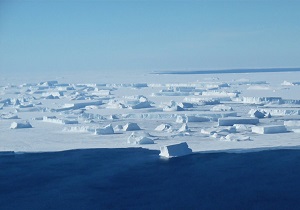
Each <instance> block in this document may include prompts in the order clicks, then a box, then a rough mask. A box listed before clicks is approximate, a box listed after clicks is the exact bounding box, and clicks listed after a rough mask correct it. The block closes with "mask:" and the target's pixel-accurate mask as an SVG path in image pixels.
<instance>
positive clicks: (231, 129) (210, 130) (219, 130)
mask: <svg viewBox="0 0 300 210" xmlns="http://www.w3.org/2000/svg"><path fill="white" fill-rule="evenodd" d="M200 132H201V133H202V134H206V135H214V134H215V133H216V134H220V133H235V132H236V128H235V127H233V126H228V127H213V128H202V129H201V131H200Z"/></svg>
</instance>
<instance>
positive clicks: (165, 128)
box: [155, 124, 172, 132]
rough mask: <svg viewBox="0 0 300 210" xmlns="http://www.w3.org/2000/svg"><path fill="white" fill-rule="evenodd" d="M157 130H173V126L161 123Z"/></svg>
mask: <svg viewBox="0 0 300 210" xmlns="http://www.w3.org/2000/svg"><path fill="white" fill-rule="evenodd" d="M155 130H156V131H167V132H172V126H171V125H170V124H161V125H159V126H157V127H156V128H155Z"/></svg>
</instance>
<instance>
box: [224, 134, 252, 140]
mask: <svg viewBox="0 0 300 210" xmlns="http://www.w3.org/2000/svg"><path fill="white" fill-rule="evenodd" d="M220 140H221V141H251V139H250V136H245V135H240V134H228V135H227V136H225V137H223V136H222V137H221V138H220Z"/></svg>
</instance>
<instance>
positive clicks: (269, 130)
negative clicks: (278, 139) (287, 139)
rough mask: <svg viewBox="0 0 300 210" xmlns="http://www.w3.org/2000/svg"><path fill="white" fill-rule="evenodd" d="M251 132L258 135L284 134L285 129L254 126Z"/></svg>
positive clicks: (280, 126)
mask: <svg viewBox="0 0 300 210" xmlns="http://www.w3.org/2000/svg"><path fill="white" fill-rule="evenodd" d="M252 132H253V133H258V134H271V133H285V132H287V129H286V127H285V126H284V125H268V126H254V127H252Z"/></svg>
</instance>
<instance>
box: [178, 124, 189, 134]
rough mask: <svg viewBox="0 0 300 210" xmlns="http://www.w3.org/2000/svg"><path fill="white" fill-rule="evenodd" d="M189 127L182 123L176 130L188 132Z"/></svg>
mask: <svg viewBox="0 0 300 210" xmlns="http://www.w3.org/2000/svg"><path fill="white" fill-rule="evenodd" d="M189 131H190V129H189V127H188V125H187V124H186V123H183V124H182V126H181V127H180V128H179V129H178V132H181V133H184V132H189Z"/></svg>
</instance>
